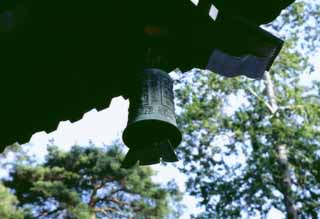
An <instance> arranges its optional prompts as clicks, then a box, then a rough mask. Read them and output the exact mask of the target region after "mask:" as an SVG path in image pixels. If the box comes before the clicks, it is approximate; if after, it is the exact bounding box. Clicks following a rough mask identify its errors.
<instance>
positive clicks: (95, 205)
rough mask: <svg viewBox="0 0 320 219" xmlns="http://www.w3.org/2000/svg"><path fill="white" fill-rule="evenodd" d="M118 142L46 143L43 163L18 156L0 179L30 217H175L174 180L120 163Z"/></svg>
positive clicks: (177, 198)
mask: <svg viewBox="0 0 320 219" xmlns="http://www.w3.org/2000/svg"><path fill="white" fill-rule="evenodd" d="M122 159H123V155H122V153H121V151H120V149H119V147H118V146H113V147H111V148H110V149H108V150H105V149H102V148H98V147H95V146H93V145H90V147H80V146H74V147H72V149H71V150H70V151H69V152H64V151H61V150H59V149H58V147H56V146H50V147H48V155H47V156H46V159H45V162H44V163H43V164H31V163H28V162H27V163H26V162H25V161H22V159H20V161H19V160H18V161H17V163H16V164H15V166H14V167H13V169H12V170H11V172H10V179H8V180H5V181H4V183H5V185H6V186H7V187H9V188H10V189H12V190H13V191H14V192H15V195H16V196H17V198H18V200H19V203H20V206H21V207H22V208H24V209H29V210H30V212H31V213H32V215H33V218H37V219H42V218H43V219H44V218H45V219H50V218H52V219H53V218H55V219H56V218H79V219H94V218H115V219H118V218H119V219H121V218H126V219H127V218H135V219H140V218H141V219H143V218H146V219H150V218H155V219H161V218H178V217H179V211H176V210H173V209H172V206H175V205H177V206H180V205H179V201H180V198H181V195H180V192H179V191H178V189H177V187H176V185H175V183H173V182H171V183H168V184H167V185H166V186H160V185H159V184H156V183H154V182H152V180H151V177H152V176H153V174H154V172H153V171H152V170H151V169H150V168H149V167H134V168H132V169H122V168H120V165H121V160H122Z"/></svg>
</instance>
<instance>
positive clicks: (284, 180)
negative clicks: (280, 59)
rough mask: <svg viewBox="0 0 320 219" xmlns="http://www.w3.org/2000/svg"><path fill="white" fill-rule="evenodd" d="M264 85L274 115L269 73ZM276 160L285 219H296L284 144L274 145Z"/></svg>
mask: <svg viewBox="0 0 320 219" xmlns="http://www.w3.org/2000/svg"><path fill="white" fill-rule="evenodd" d="M265 83H266V89H267V96H268V98H269V101H270V105H271V107H272V113H276V112H277V110H278V109H279V107H278V104H277V101H276V95H275V92H274V88H273V83H272V80H271V76H270V73H269V72H266V73H265ZM276 150H277V159H278V163H279V165H280V169H279V171H280V180H279V184H280V185H278V187H279V188H280V192H281V193H282V195H283V196H284V202H285V207H286V213H287V219H298V212H297V209H296V207H295V203H294V198H293V197H292V181H291V177H290V165H289V161H288V148H287V145H285V144H279V145H276Z"/></svg>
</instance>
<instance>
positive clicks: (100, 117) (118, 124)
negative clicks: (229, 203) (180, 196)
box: [23, 53, 320, 219]
mask: <svg viewBox="0 0 320 219" xmlns="http://www.w3.org/2000/svg"><path fill="white" fill-rule="evenodd" d="M312 61H313V64H315V66H316V71H315V73H314V74H313V75H311V76H308V77H311V78H312V79H318V80H320V54H319V53H318V55H317V56H315V57H314V58H313V59H312ZM303 77H305V76H303ZM311 78H305V81H309V79H311ZM306 83H307V82H306ZM128 105H129V103H128V101H126V100H124V99H123V98H120V97H119V98H115V99H113V101H112V103H111V105H110V107H109V108H107V109H105V110H102V111H100V112H97V111H96V110H91V111H90V112H88V113H86V114H85V115H84V117H83V119H82V120H80V121H78V122H75V123H73V124H71V123H70V122H68V121H65V122H61V123H60V124H59V126H58V128H57V130H56V131H54V132H52V133H49V134H46V133H45V132H39V133H36V134H34V135H33V136H32V138H31V140H30V143H28V144H25V145H23V147H26V148H28V149H30V153H31V154H33V155H35V156H37V158H38V160H39V161H41V160H42V159H43V157H44V155H45V154H46V145H47V144H50V141H51V140H52V139H53V140H54V143H55V145H58V146H60V147H62V149H64V150H68V149H70V148H71V146H73V145H75V144H78V145H87V144H88V142H89V141H92V142H93V143H94V144H96V145H98V146H99V145H104V144H105V145H108V144H111V143H112V141H114V140H117V139H121V135H122V131H123V129H124V128H125V126H126V122H127V115H128ZM153 167H154V168H155V169H156V170H157V171H158V175H157V176H156V177H154V180H156V181H158V182H166V181H169V180H171V179H175V180H177V183H178V185H179V187H180V188H181V189H182V190H183V189H184V187H185V185H184V182H185V179H186V177H185V176H184V175H183V174H181V173H180V172H179V171H178V170H177V169H175V168H174V167H172V166H171V165H168V166H165V167H163V166H161V165H154V166H153ZM184 203H185V204H186V205H187V209H188V211H187V212H186V213H185V214H184V216H183V217H182V219H188V218H189V215H190V214H191V213H196V212H197V211H199V209H196V207H195V204H196V201H195V199H194V198H192V197H190V196H186V197H185V199H184ZM269 218H270V219H271V218H277V219H281V218H283V215H282V214H281V213H280V212H278V211H276V210H274V211H272V212H270V214H269Z"/></svg>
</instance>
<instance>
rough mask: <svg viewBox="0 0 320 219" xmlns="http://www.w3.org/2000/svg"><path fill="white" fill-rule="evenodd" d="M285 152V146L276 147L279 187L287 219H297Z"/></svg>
mask: <svg viewBox="0 0 320 219" xmlns="http://www.w3.org/2000/svg"><path fill="white" fill-rule="evenodd" d="M287 151H288V150H287V146H286V145H285V144H282V145H277V155H278V163H279V165H280V171H281V175H280V186H279V187H280V190H281V193H282V194H283V196H284V202H285V206H286V211H287V219H298V212H297V209H296V208H295V205H294V199H293V197H292V189H291V188H292V183H291V177H290V167H289V162H288V156H287Z"/></svg>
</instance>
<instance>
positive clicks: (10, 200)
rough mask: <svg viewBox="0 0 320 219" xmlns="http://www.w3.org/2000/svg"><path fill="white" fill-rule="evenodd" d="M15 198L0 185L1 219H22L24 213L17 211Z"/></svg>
mask: <svg viewBox="0 0 320 219" xmlns="http://www.w3.org/2000/svg"><path fill="white" fill-rule="evenodd" d="M17 204H18V200H17V198H16V197H15V196H14V195H12V194H11V193H10V192H9V190H8V189H7V188H6V187H5V186H3V185H2V184H0V218H2V219H22V218H24V212H22V211H21V210H17V208H16V205H17Z"/></svg>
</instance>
